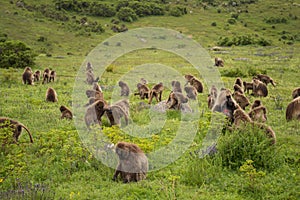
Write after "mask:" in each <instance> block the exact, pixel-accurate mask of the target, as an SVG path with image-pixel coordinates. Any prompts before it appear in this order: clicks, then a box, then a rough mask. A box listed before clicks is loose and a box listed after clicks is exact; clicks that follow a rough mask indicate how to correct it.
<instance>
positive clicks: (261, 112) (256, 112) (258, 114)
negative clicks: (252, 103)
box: [249, 105, 267, 123]
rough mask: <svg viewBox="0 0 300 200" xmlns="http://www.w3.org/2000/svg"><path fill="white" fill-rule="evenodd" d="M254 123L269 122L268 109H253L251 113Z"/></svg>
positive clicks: (261, 107) (261, 106)
mask: <svg viewBox="0 0 300 200" xmlns="http://www.w3.org/2000/svg"><path fill="white" fill-rule="evenodd" d="M249 117H250V118H251V119H252V121H257V122H262V123H265V122H266V121H267V109H266V107H264V106H263V105H260V106H257V107H254V108H252V107H251V110H250V112H249Z"/></svg>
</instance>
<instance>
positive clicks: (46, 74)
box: [42, 68, 50, 84]
mask: <svg viewBox="0 0 300 200" xmlns="http://www.w3.org/2000/svg"><path fill="white" fill-rule="evenodd" d="M49 80H50V69H48V68H46V69H45V70H44V72H43V82H42V83H43V84H45V83H49Z"/></svg>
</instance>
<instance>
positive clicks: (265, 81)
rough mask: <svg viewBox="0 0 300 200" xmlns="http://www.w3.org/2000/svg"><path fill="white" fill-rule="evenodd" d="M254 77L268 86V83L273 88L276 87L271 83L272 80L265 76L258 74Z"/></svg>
mask: <svg viewBox="0 0 300 200" xmlns="http://www.w3.org/2000/svg"><path fill="white" fill-rule="evenodd" d="M256 77H257V78H258V79H259V80H260V81H261V82H263V83H264V84H266V85H268V84H269V83H271V84H272V85H273V86H274V87H275V86H276V84H275V82H274V81H273V79H272V78H271V77H270V76H268V75H265V74H258V75H256Z"/></svg>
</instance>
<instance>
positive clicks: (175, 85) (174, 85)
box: [171, 81, 182, 92]
mask: <svg viewBox="0 0 300 200" xmlns="http://www.w3.org/2000/svg"><path fill="white" fill-rule="evenodd" d="M171 85H172V91H173V92H182V89H181V85H180V82H179V81H172V82H171Z"/></svg>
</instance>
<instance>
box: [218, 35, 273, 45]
mask: <svg viewBox="0 0 300 200" xmlns="http://www.w3.org/2000/svg"><path fill="white" fill-rule="evenodd" d="M255 44H256V45H260V46H269V45H271V44H272V43H271V41H268V40H265V39H264V38H262V37H259V36H253V35H240V36H234V37H232V38H229V37H220V38H219V40H218V42H217V45H219V46H232V45H235V46H245V45H255Z"/></svg>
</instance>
